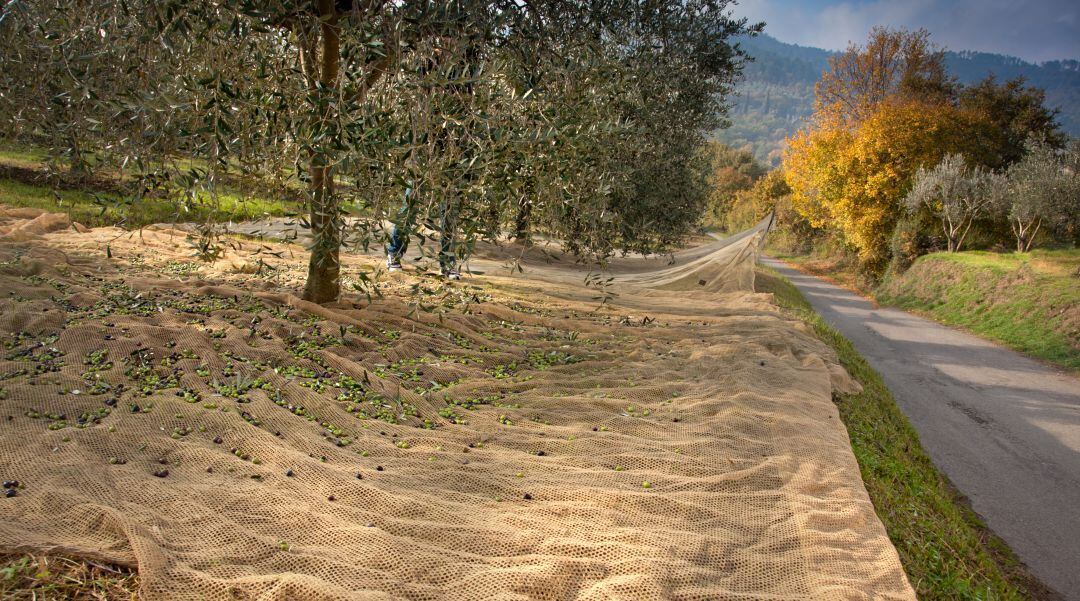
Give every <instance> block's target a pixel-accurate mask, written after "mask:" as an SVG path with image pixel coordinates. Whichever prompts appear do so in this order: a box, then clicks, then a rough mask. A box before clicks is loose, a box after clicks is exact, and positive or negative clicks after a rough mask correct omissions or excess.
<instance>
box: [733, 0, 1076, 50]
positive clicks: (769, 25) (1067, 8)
mask: <svg viewBox="0 0 1080 601" xmlns="http://www.w3.org/2000/svg"><path fill="white" fill-rule="evenodd" d="M734 13H735V14H736V15H737V16H744V17H748V18H750V20H751V21H765V22H766V26H765V32H766V33H768V34H769V35H771V36H773V37H774V38H776V39H778V40H780V41H782V42H789V43H793V44H799V45H802V46H814V47H817V48H825V49H828V50H841V49H843V48H845V47H846V46H847V45H848V42H849V41H854V42H858V43H862V42H864V41H865V40H866V35H867V33H868V32H869V31H870V28H871V27H873V26H874V25H887V26H890V27H904V28H907V29H919V28H926V29H927V30H928V31H929V32H930V34H931V38H932V39H933V40H934V41H935V42H937V43H938V44H940V45H942V46H945V47H946V48H948V49H949V50H978V51H983V52H993V53H997V54H1008V55H1011V56H1018V57H1020V58H1022V59H1025V60H1028V61H1032V62H1042V61H1047V60H1053V59H1080V0H1037V1H1027V2H1025V1H1024V0H1008V1H1003V0H895V1H891V2H890V1H889V0H869V1H864V0H849V1H840V0H808V1H803V2H798V1H796V0H739V4H738V6H736V7H735V8H734Z"/></svg>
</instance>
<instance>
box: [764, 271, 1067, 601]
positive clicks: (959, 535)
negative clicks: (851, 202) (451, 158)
mask: <svg viewBox="0 0 1080 601" xmlns="http://www.w3.org/2000/svg"><path fill="white" fill-rule="evenodd" d="M756 276H757V278H756V281H757V283H756V285H755V288H756V289H757V291H759V292H771V293H773V295H774V296H775V298H776V301H777V304H779V305H780V307H782V308H783V309H784V310H785V311H786V312H788V313H789V314H791V315H793V316H794V317H796V318H798V319H801V320H802V321H804V322H806V323H807V324H809V325H810V326H811V327H813V328H814V331H815V332H816V333H817V335H818V336H819V337H820V338H821V339H822V340H824V341H825V342H826V343H827V344H829V346H831V347H832V348H833V349H834V350H835V351H836V353H837V355H838V356H839V358H840V361H841V363H842V364H843V365H844V368H845V369H847V371H848V373H849V374H851V376H852V377H854V378H855V379H856V380H858V381H859V382H860V383H861V384H862V385H863V391H862V392H861V393H859V394H853V395H841V396H838V397H837V398H836V399H834V400H835V401H836V404H837V407H838V408H839V411H840V417H841V419H843V421H844V425H845V426H846V427H847V431H848V436H849V438H850V439H851V448H852V450H853V451H854V453H855V458H856V459H857V460H858V462H859V468H860V470H861V472H862V478H863V482H864V483H865V484H866V490H867V492H868V493H869V494H870V499H871V500H872V501H873V503H874V507H875V509H876V510H877V513H878V516H879V517H880V518H881V521H882V522H883V523H884V524H885V529H886V530H887V531H888V533H889V538H890V539H892V542H893V544H894V545H895V546H896V550H897V551H898V552H899V554H900V561H901V562H902V563H903V565H904V569H905V570H906V571H907V573H908V577H909V578H910V580H911V584H912V586H914V587H915V590H916V593H917V594H918V596H919V598H920V599H924V600H928V599H986V600H990V599H994V600H997V599H1017V600H1019V599H1057V598H1058V597H1057V596H1056V595H1055V593H1053V592H1052V591H1050V590H1048V589H1046V588H1045V587H1044V586H1043V585H1042V584H1041V583H1039V582H1038V581H1037V580H1036V579H1034V578H1033V577H1032V576H1031V575H1030V574H1029V573H1028V572H1027V570H1026V568H1025V567H1024V566H1023V565H1022V564H1021V563H1020V562H1019V561H1018V560H1017V559H1016V556H1015V555H1014V554H1013V553H1012V551H1011V550H1010V549H1009V547H1008V546H1007V545H1006V544H1005V543H1004V541H1002V540H1001V539H1000V538H998V537H997V536H996V535H994V534H993V533H992V532H991V531H990V530H988V529H987V527H986V525H985V524H983V522H982V520H980V519H979V517H978V516H977V515H976V514H975V512H974V511H973V510H972V509H971V508H970V507H969V506H968V504H967V502H966V501H965V500H964V498H963V496H962V495H960V493H959V492H957V491H956V489H955V488H953V487H952V485H951V484H950V483H949V482H948V480H946V479H945V477H944V476H942V475H941V473H940V472H938V470H937V468H936V467H934V464H933V463H932V462H931V461H930V458H929V456H928V455H927V454H926V452H925V451H924V450H923V449H922V446H921V445H920V443H919V437H918V434H917V433H916V432H915V430H914V428H912V426H911V424H910V423H909V422H908V420H907V418H906V417H905V416H904V414H903V413H902V412H901V411H900V409H899V408H898V407H897V405H896V401H895V400H894V399H893V397H892V394H891V393H890V392H889V389H888V388H887V387H886V386H885V383H884V382H883V381H882V379H881V376H879V375H878V374H877V372H875V371H874V370H873V368H871V367H870V365H869V364H867V362H866V360H865V359H863V358H862V356H860V355H859V353H858V352H856V351H855V349H854V347H852V346H851V343H850V342H848V340H847V339H846V338H844V337H843V335H841V334H840V332H838V331H837V330H835V329H833V328H832V327H830V326H829V325H828V324H826V323H825V322H824V321H823V320H822V319H821V317H819V316H818V315H817V313H815V312H814V310H813V309H812V308H811V307H810V304H809V303H808V302H807V301H806V299H805V298H804V297H803V296H802V293H800V292H799V291H798V290H797V289H796V288H795V286H794V285H792V284H791V283H790V282H789V281H787V280H786V279H785V278H784V277H783V276H781V275H780V274H779V273H777V272H776V271H774V270H771V269H768V268H766V267H759V268H758V271H757V274H756Z"/></svg>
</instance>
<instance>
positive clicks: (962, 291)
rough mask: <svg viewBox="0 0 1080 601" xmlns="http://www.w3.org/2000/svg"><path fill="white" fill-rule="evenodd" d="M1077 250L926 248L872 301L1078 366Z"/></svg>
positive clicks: (1066, 365)
mask: <svg viewBox="0 0 1080 601" xmlns="http://www.w3.org/2000/svg"><path fill="white" fill-rule="evenodd" d="M1078 274H1080V250H1036V251H1033V252H1029V253H991V252H984V251H968V252H962V253H933V254H930V255H926V256H924V257H919V259H918V260H917V261H915V263H914V264H913V265H912V266H911V267H910V268H908V270H907V271H905V272H904V273H902V274H898V275H892V276H890V277H888V278H886V280H885V281H884V282H883V283H882V284H881V286H879V287H878V288H877V290H876V291H875V296H876V297H877V299H878V301H879V302H881V303H883V304H889V305H894V306H897V307H900V308H902V309H906V310H909V311H913V312H915V313H918V314H920V315H924V316H926V317H929V318H931V319H934V320H936V321H938V322H941V323H944V324H947V325H950V326H957V327H960V328H964V329H965V330H968V331H969V332H973V333H975V334H978V335H980V336H983V337H986V338H989V339H991V340H994V341H997V342H1000V343H1002V344H1005V345H1006V346H1009V347H1010V348H1013V349H1015V350H1018V351H1020V352H1023V353H1027V354H1029V355H1031V356H1033V357H1036V358H1038V359H1042V360H1044V361H1048V362H1051V363H1054V364H1057V365H1060V366H1062V367H1064V368H1066V369H1070V370H1073V371H1080V277H1078Z"/></svg>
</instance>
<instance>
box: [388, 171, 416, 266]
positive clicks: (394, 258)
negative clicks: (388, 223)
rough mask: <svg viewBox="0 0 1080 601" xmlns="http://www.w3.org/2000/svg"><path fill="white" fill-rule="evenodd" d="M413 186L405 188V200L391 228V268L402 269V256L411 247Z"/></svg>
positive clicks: (389, 242)
mask: <svg viewBox="0 0 1080 601" xmlns="http://www.w3.org/2000/svg"><path fill="white" fill-rule="evenodd" d="M411 196H412V188H409V189H407V190H405V201H404V202H403V203H402V205H401V209H399V210H398V214H397V219H395V220H394V224H393V226H392V227H391V228H390V240H389V241H387V244H386V265H387V267H389V268H390V269H401V257H403V256H405V251H406V250H407V249H408V248H409V232H410V231H411V230H412V221H413V213H414V211H413V210H412V206H410V204H411V203H410V202H409V201H410V200H411Z"/></svg>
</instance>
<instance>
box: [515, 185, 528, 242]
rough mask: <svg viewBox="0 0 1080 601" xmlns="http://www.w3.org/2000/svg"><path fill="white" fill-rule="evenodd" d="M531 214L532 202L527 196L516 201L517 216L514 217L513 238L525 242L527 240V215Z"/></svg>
mask: <svg viewBox="0 0 1080 601" xmlns="http://www.w3.org/2000/svg"><path fill="white" fill-rule="evenodd" d="M531 216H532V202H531V201H530V200H529V198H528V197H527V196H525V197H522V198H521V200H520V201H518V211H517V217H516V218H515V219H514V240H516V241H518V242H527V241H528V240H529V217H531Z"/></svg>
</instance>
